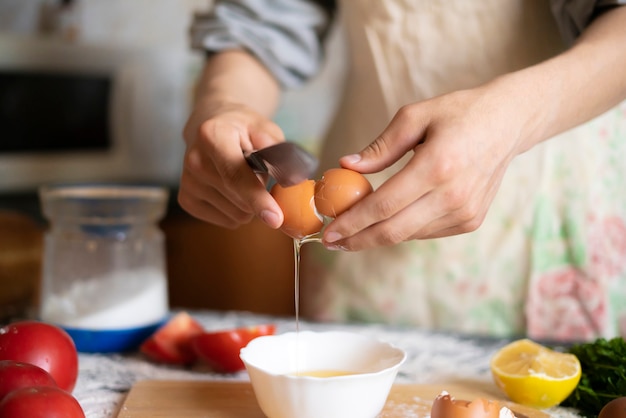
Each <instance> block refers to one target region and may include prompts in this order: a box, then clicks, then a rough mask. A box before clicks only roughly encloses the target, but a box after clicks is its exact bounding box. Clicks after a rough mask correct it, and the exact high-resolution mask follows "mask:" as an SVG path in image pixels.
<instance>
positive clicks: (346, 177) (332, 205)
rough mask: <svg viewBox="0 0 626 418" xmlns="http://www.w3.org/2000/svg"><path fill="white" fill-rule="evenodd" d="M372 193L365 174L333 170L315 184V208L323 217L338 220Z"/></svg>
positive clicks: (342, 169) (339, 169)
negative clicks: (337, 218)
mask: <svg viewBox="0 0 626 418" xmlns="http://www.w3.org/2000/svg"><path fill="white" fill-rule="evenodd" d="M372 191H373V188H372V185H371V184H370V182H369V181H368V180H367V179H366V178H365V176H363V174H361V173H358V172H356V171H353V170H348V169H345V168H331V169H330V170H327V171H325V172H324V175H323V176H322V178H321V179H319V180H318V181H317V182H316V183H315V207H317V211H318V212H319V213H321V214H322V215H325V216H329V217H331V218H336V217H337V216H339V215H341V214H342V213H343V212H345V211H346V210H348V209H349V208H350V207H351V206H352V205H354V204H355V203H356V202H358V201H359V200H361V199H363V198H364V197H365V196H367V195H368V194H370V193H371V192H372Z"/></svg>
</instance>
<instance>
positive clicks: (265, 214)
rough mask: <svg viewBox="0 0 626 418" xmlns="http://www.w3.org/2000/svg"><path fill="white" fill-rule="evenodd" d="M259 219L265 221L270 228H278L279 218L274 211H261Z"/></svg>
mask: <svg viewBox="0 0 626 418" xmlns="http://www.w3.org/2000/svg"><path fill="white" fill-rule="evenodd" d="M260 216H261V220H262V221H263V222H265V223H266V224H267V225H268V226H269V227H271V228H278V227H279V226H280V225H279V222H280V218H279V217H278V214H277V213H276V212H272V211H271V210H264V211H261V215H260Z"/></svg>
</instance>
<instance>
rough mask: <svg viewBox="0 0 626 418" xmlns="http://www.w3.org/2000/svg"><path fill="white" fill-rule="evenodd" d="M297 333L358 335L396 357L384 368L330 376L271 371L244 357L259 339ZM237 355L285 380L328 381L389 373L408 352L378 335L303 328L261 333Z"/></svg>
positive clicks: (286, 337) (404, 358)
mask: <svg viewBox="0 0 626 418" xmlns="http://www.w3.org/2000/svg"><path fill="white" fill-rule="evenodd" d="M298 334H300V335H302V334H304V335H320V334H323V335H329V334H335V335H343V336H349V337H359V338H362V339H365V340H368V341H370V342H375V343H378V344H380V345H381V346H385V347H386V348H389V349H391V351H392V352H393V353H394V358H395V357H397V358H396V360H395V362H394V363H393V364H391V365H389V366H386V367H384V368H382V369H380V370H377V371H370V372H363V373H350V374H345V375H339V376H330V377H321V376H308V375H296V374H288V373H277V372H272V371H269V370H267V369H266V368H264V367H261V366H259V365H258V364H257V363H256V362H254V361H250V360H249V359H246V352H249V351H250V350H251V348H252V347H251V346H254V345H257V344H259V340H263V339H276V338H282V339H293V338H295V336H296V335H298ZM255 341H256V342H255ZM239 357H240V358H241V360H242V361H243V363H244V365H245V366H246V367H253V368H254V369H256V370H259V371H261V372H263V373H265V374H266V375H268V376H272V377H280V378H284V379H287V380H312V381H318V380H323V381H328V380H329V379H332V380H353V379H363V378H365V377H374V376H378V375H382V374H386V373H389V371H391V370H397V369H398V368H400V366H401V365H402V364H404V362H405V361H406V360H407V357H408V354H407V352H406V350H403V349H402V348H400V347H398V346H397V345H395V344H392V343H390V342H389V341H386V340H383V339H381V338H378V337H375V336H372V335H367V334H360V333H356V332H351V331H338V330H331V331H312V330H304V331H289V332H285V333H282V334H274V335H263V336H260V337H257V338H255V339H253V340H252V341H250V342H249V343H248V345H246V346H245V347H243V348H241V350H240V352H239ZM390 357H391V356H390Z"/></svg>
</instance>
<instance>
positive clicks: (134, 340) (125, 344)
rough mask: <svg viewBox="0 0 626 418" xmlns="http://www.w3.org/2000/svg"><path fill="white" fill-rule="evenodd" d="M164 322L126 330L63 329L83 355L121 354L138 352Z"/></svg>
mask: <svg viewBox="0 0 626 418" xmlns="http://www.w3.org/2000/svg"><path fill="white" fill-rule="evenodd" d="M164 322H165V321H161V322H157V323H156V324H151V325H146V326H141V327H135V328H124V329H103V330H100V329H99V330H92V329H83V328H71V327H65V326H64V327H62V328H63V329H64V330H65V331H66V332H67V333H68V334H69V335H70V337H72V340H74V344H75V345H76V350H78V351H79V352H81V353H121V352H126V351H134V350H137V349H138V348H139V346H140V345H141V343H142V342H144V341H145V340H146V338H148V337H149V336H150V335H152V334H153V333H154V332H155V331H156V330H157V329H158V328H159V327H160V326H161V325H163V323H164Z"/></svg>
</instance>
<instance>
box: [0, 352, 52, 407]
mask: <svg viewBox="0 0 626 418" xmlns="http://www.w3.org/2000/svg"><path fill="white" fill-rule="evenodd" d="M31 386H52V387H57V384H56V382H55V381H54V379H53V378H52V376H50V373H48V372H47V371H45V370H44V369H42V368H41V367H38V366H35V365H34V364H29V363H22V362H19V361H13V360H2V361H0V401H1V400H2V399H3V398H4V397H5V396H6V395H8V394H9V392H11V391H14V390H15V389H20V388H25V387H31Z"/></svg>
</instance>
